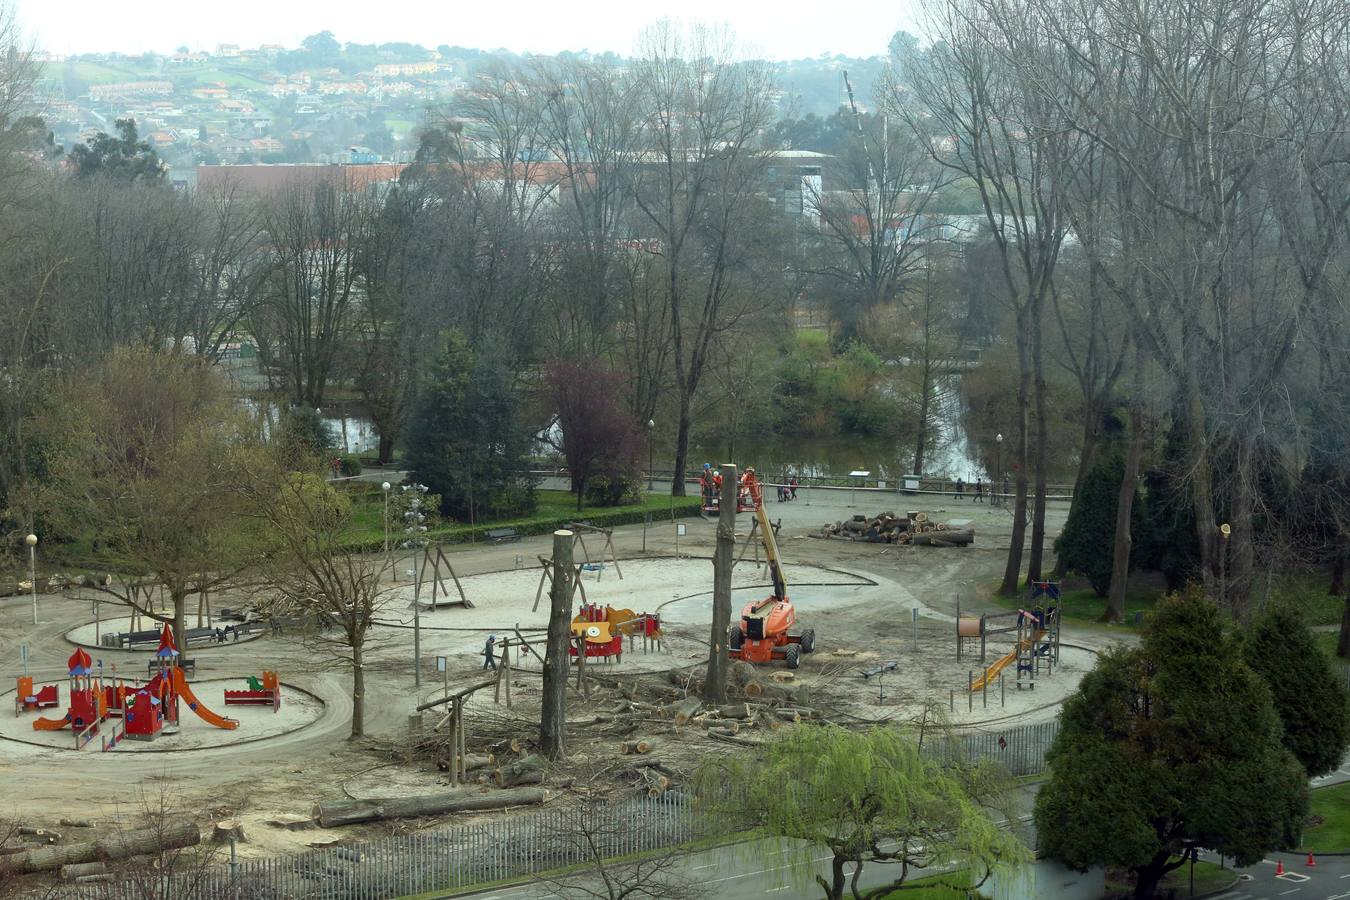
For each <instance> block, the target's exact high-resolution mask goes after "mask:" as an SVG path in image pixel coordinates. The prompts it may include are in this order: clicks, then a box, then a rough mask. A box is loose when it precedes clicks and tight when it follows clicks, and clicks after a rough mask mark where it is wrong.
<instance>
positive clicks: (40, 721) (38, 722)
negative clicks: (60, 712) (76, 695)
mask: <svg viewBox="0 0 1350 900" xmlns="http://www.w3.org/2000/svg"><path fill="white" fill-rule="evenodd" d="M69 727H70V723H69V722H67V721H66V720H65V719H49V718H47V717H46V716H39V717H38V718H36V719H34V720H33V728H34V729H35V730H37V731H60V730H61V729H62V728H69Z"/></svg>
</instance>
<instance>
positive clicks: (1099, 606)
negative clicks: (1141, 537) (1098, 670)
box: [991, 585, 1162, 628]
mask: <svg viewBox="0 0 1350 900" xmlns="http://www.w3.org/2000/svg"><path fill="white" fill-rule="evenodd" d="M996 589H997V585H995V586H994V590H996ZM991 596H992V598H993V600H994V602H995V603H997V604H998V605H999V606H1001V607H1003V608H1004V609H1009V610H1013V609H1020V608H1021V607H1023V606H1025V605H1026V603H1027V600H1026V597H1027V595H1026V593H1025V592H1024V593H1023V594H1022V595H1021V596H1020V597H1015V598H1014V597H1000V596H998V595H997V594H996V593H993V591H992V590H991ZM1161 596H1162V592H1161V591H1159V590H1155V589H1143V590H1135V591H1128V592H1126V594H1125V620H1124V621H1123V622H1122V623H1120V624H1121V625H1123V626H1124V627H1126V628H1137V627H1138V626H1136V625H1135V613H1139V612H1143V613H1147V612H1149V611H1150V610H1152V609H1153V605H1154V604H1155V603H1157V602H1158V598H1159V597H1161ZM1047 602H1048V601H1046V600H1045V599H1044V598H1038V599H1037V600H1036V605H1038V606H1042V605H1046V604H1047ZM1105 612H1106V598H1105V597H1098V596H1097V594H1096V593H1095V592H1094V591H1093V590H1092V588H1090V587H1083V588H1074V589H1070V590H1066V591H1064V592H1063V593H1062V594H1060V618H1061V621H1063V622H1065V623H1070V624H1075V625H1104V624H1106V623H1105V622H1103V621H1102V614H1103V613H1105Z"/></svg>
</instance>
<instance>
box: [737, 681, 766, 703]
mask: <svg viewBox="0 0 1350 900" xmlns="http://www.w3.org/2000/svg"><path fill="white" fill-rule="evenodd" d="M741 693H742V694H744V695H745V696H747V697H749V698H750V699H751V700H753V699H755V698H756V697H762V696H764V685H762V684H760V683H759V682H758V681H747V682H746V683H745V684H744V685H742V686H741Z"/></svg>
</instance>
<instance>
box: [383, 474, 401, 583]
mask: <svg viewBox="0 0 1350 900" xmlns="http://www.w3.org/2000/svg"><path fill="white" fill-rule="evenodd" d="M391 487H393V485H392V484H390V483H389V482H387V481H386V482H384V483H383V484H381V485H380V490H382V491H384V564H385V565H386V566H390V567H393V562H392V559H391V557H390V555H389V489H390V488H391ZM394 580H395V581H398V569H397V568H394Z"/></svg>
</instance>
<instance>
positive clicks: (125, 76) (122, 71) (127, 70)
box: [51, 62, 151, 84]
mask: <svg viewBox="0 0 1350 900" xmlns="http://www.w3.org/2000/svg"><path fill="white" fill-rule="evenodd" d="M51 71H52V73H53V74H54V75H57V76H58V77H59V74H60V69H59V68H58V66H56V65H53V66H51ZM150 75H151V73H150V72H149V71H148V70H144V69H138V68H136V67H135V66H130V65H129V66H126V67H122V66H110V65H106V64H104V63H91V62H77V63H75V77H76V78H78V79H80V80H81V81H83V82H86V83H88V84H111V83H115V82H119V81H141V80H143V79H146V78H149V77H150Z"/></svg>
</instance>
